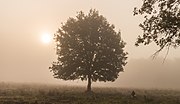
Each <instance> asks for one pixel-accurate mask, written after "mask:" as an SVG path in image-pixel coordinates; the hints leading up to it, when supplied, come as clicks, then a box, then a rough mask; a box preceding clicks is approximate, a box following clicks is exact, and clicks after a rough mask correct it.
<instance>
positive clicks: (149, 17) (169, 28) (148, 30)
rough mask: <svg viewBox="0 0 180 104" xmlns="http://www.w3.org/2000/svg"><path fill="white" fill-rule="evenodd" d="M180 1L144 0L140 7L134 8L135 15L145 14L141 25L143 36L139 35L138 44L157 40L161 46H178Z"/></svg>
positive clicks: (146, 43) (179, 37) (157, 43)
mask: <svg viewBox="0 0 180 104" xmlns="http://www.w3.org/2000/svg"><path fill="white" fill-rule="evenodd" d="M179 7H180V1H179V0H143V5H142V6H141V8H140V9H137V8H135V9H134V15H143V16H144V22H143V23H141V24H140V25H139V26H140V27H141V29H142V30H143V32H144V33H143V36H138V39H137V41H136V43H135V45H136V46H139V44H142V43H144V45H148V44H149V43H151V42H155V43H156V45H158V46H160V48H164V47H166V46H167V47H169V46H172V47H175V48H176V47H178V46H179V40H180V8H179Z"/></svg>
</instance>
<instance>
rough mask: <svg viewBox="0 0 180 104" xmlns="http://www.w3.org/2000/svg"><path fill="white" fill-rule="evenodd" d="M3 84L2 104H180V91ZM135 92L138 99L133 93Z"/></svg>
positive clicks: (0, 103) (0, 89)
mask: <svg viewBox="0 0 180 104" xmlns="http://www.w3.org/2000/svg"><path fill="white" fill-rule="evenodd" d="M85 90H86V88H85V87H77V86H74V87H73V86H60V85H43V84H10V83H0V104H180V91H175V90H157V89H156V90H155V89H151V90H150V89H148V90H147V89H131V88H104V87H103V88H101V87H95V88H94V87H93V91H94V93H91V94H88V93H85ZM132 90H134V91H135V92H136V98H132V97H131V92H132Z"/></svg>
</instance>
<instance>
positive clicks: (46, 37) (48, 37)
mask: <svg viewBox="0 0 180 104" xmlns="http://www.w3.org/2000/svg"><path fill="white" fill-rule="evenodd" d="M41 41H42V42H43V43H44V44H48V43H50V42H51V35H50V34H48V33H44V34H42V36H41Z"/></svg>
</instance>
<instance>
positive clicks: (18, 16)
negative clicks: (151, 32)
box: [0, 0, 180, 89]
mask: <svg viewBox="0 0 180 104" xmlns="http://www.w3.org/2000/svg"><path fill="white" fill-rule="evenodd" d="M141 4H142V0H134V1H132V0H124V1H122V0H113V1H109V0H98V1H95V0H86V1H85V0H76V1H75V0H70V1H69V0H68V1H67V0H53V1H52V0H37V1H35V0H16V1H15V0H14V1H13V0H0V28H1V30H0V82H18V83H44V84H63V85H83V86H86V84H87V82H86V81H84V82H83V83H82V81H80V80H75V81H62V80H58V79H54V78H53V76H52V73H51V72H50V70H49V69H48V68H49V67H50V66H51V63H52V62H53V61H56V55H55V53H56V52H55V44H54V42H53V41H51V42H50V43H49V44H44V43H42V41H41V39H40V36H41V35H42V33H49V34H50V35H51V36H53V34H54V33H55V32H56V31H57V29H58V28H59V27H60V25H61V23H62V22H65V21H66V20H67V19H68V18H69V17H75V15H76V14H77V12H78V11H81V10H82V11H84V12H85V13H87V12H88V11H89V9H91V8H92V9H97V10H98V11H99V13H100V14H102V15H103V16H104V17H106V18H107V21H109V22H110V23H111V24H114V25H115V27H116V28H115V29H116V30H117V31H118V30H120V31H121V35H122V39H123V40H124V41H125V42H126V43H127V45H126V47H125V51H127V52H128V53H129V54H128V60H127V61H128V64H127V65H126V66H125V71H124V72H121V73H120V74H119V78H118V79H117V80H116V81H115V82H108V83H103V82H102V83H99V82H96V83H94V82H93V84H92V87H93V86H111V87H112V86H115V87H136V88H141V87H143V88H144V87H145V88H170V89H179V88H180V82H179V76H180V54H179V53H180V49H179V48H177V49H173V48H170V52H169V54H168V57H167V59H166V61H165V63H164V64H162V62H163V57H164V56H165V54H166V51H163V52H161V53H160V54H159V55H158V57H157V59H155V60H152V59H151V58H150V56H151V55H152V54H153V53H154V52H155V51H157V50H158V49H159V47H157V46H155V45H154V44H151V45H149V46H139V47H135V46H134V44H135V41H136V39H137V36H138V35H141V34H142V30H141V29H140V28H139V26H138V25H139V23H140V22H142V18H141V17H139V16H133V9H134V7H136V6H140V5H141Z"/></svg>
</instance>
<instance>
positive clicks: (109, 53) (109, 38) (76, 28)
mask: <svg viewBox="0 0 180 104" xmlns="http://www.w3.org/2000/svg"><path fill="white" fill-rule="evenodd" d="M114 28H115V26H114V25H111V24H109V23H108V22H107V20H106V18H104V17H103V16H102V15H99V13H98V11H96V10H92V9H91V10H90V12H89V13H88V14H87V15H85V14H84V13H83V12H82V11H81V12H79V13H78V14H77V16H76V18H69V19H68V20H67V22H65V23H64V24H62V26H61V28H60V29H59V30H58V31H57V33H55V37H54V40H55V42H56V54H57V56H58V59H57V62H54V63H53V64H52V67H50V70H51V71H52V72H53V73H54V77H55V78H59V79H63V80H75V79H81V80H87V78H88V76H91V78H92V80H93V81H97V80H99V81H114V80H115V79H116V78H117V77H118V73H119V72H120V71H123V70H124V69H123V67H124V66H125V65H126V63H127V62H126V59H127V52H124V49H123V48H124V47H125V42H124V41H123V40H122V39H121V36H120V32H116V31H115V30H114Z"/></svg>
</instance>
